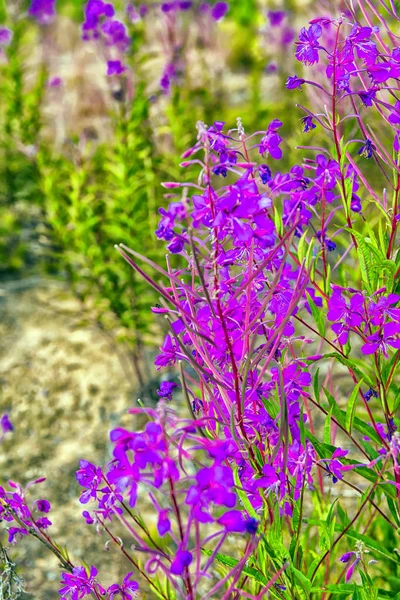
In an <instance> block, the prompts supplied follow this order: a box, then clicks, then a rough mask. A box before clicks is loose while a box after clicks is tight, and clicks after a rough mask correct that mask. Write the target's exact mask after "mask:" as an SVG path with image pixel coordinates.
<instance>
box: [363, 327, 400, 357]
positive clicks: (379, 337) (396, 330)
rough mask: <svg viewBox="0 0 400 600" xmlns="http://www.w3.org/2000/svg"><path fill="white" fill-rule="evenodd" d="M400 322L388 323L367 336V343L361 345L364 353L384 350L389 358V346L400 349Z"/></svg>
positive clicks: (384, 353)
mask: <svg viewBox="0 0 400 600" xmlns="http://www.w3.org/2000/svg"><path fill="white" fill-rule="evenodd" d="M399 336H400V323H393V322H391V323H386V324H385V325H383V327H381V329H380V330H379V331H377V332H376V333H373V334H372V335H370V336H368V337H367V343H366V344H364V346H362V347H361V352H362V353H363V354H374V353H375V352H382V353H383V355H384V356H385V358H388V347H391V348H396V350H398V349H400V337H399Z"/></svg>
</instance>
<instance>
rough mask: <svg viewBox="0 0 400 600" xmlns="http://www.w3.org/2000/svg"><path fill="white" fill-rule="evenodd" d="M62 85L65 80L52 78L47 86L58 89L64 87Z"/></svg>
mask: <svg viewBox="0 0 400 600" xmlns="http://www.w3.org/2000/svg"><path fill="white" fill-rule="evenodd" d="M62 83H63V80H62V79H61V77H51V78H50V79H49V81H48V82H47V85H48V86H49V87H52V88H58V87H61V86H62Z"/></svg>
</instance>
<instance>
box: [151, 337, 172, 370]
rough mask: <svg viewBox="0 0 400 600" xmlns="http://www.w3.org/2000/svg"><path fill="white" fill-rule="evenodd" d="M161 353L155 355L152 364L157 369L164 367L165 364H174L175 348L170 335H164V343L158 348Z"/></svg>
mask: <svg viewBox="0 0 400 600" xmlns="http://www.w3.org/2000/svg"><path fill="white" fill-rule="evenodd" d="M160 350H161V354H158V356H156V358H155V361H154V364H155V366H156V368H157V369H159V368H161V367H166V366H167V365H174V364H175V363H176V359H177V348H176V347H175V343H174V342H173V341H172V338H171V336H170V335H166V336H165V339H164V343H163V345H162V346H161V348H160Z"/></svg>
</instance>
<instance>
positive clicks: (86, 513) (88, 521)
mask: <svg viewBox="0 0 400 600" xmlns="http://www.w3.org/2000/svg"><path fill="white" fill-rule="evenodd" d="M82 517H83V518H84V519H85V521H86V524H87V525H93V523H94V519H93V518H92V516H91V514H90V512H89V511H88V510H84V511H83V512H82Z"/></svg>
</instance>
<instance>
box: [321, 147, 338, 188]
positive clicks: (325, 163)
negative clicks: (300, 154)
mask: <svg viewBox="0 0 400 600" xmlns="http://www.w3.org/2000/svg"><path fill="white" fill-rule="evenodd" d="M315 161H316V163H317V168H316V171H315V174H316V178H315V183H317V184H318V185H320V186H321V187H323V188H324V189H326V190H331V189H332V188H334V187H335V185H336V180H337V179H338V178H339V177H340V166H339V163H338V162H336V160H333V159H329V158H327V157H326V156H325V154H317V156H316V157H315Z"/></svg>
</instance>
